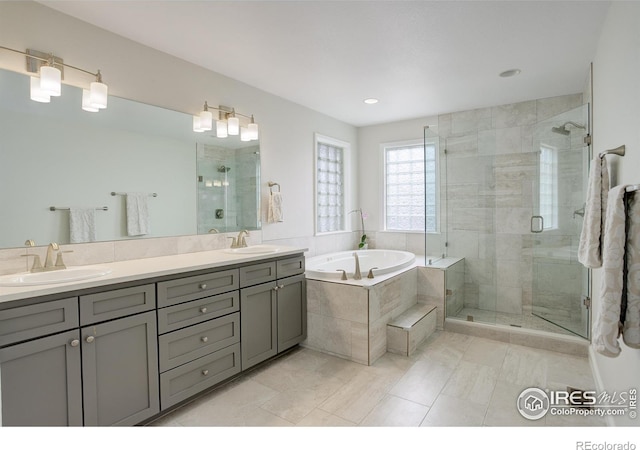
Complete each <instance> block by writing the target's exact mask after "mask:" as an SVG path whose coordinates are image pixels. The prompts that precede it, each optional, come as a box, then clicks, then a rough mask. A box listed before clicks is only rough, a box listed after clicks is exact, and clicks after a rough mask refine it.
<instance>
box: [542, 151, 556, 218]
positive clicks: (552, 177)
mask: <svg viewBox="0 0 640 450" xmlns="http://www.w3.org/2000/svg"><path fill="white" fill-rule="evenodd" d="M540 215H541V216H542V217H543V218H544V226H543V230H554V229H557V228H558V149H556V148H553V147H549V146H546V145H542V146H541V147H540Z"/></svg>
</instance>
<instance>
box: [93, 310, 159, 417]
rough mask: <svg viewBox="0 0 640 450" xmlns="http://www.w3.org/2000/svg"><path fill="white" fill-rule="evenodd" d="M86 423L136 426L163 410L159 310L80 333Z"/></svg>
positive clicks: (107, 323) (94, 326)
mask: <svg viewBox="0 0 640 450" xmlns="http://www.w3.org/2000/svg"><path fill="white" fill-rule="evenodd" d="M81 338H82V379H83V383H84V425H85V426H100V425H116V426H122V425H135V424H137V423H140V422H141V421H143V420H144V419H147V418H149V417H151V416H153V415H155V414H157V413H158V412H160V400H159V394H158V350H157V348H158V347H157V333H156V313H155V311H150V312H146V313H143V314H137V315H134V316H130V317H125V318H123V319H118V320H113V321H111V322H105V323H100V324H97V325H92V326H87V327H84V328H82V330H81Z"/></svg>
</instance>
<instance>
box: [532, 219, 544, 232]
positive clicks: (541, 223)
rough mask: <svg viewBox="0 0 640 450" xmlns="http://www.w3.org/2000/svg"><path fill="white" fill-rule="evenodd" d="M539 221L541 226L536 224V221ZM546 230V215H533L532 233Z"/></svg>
mask: <svg viewBox="0 0 640 450" xmlns="http://www.w3.org/2000/svg"><path fill="white" fill-rule="evenodd" d="M536 221H537V222H538V224H539V228H536V227H535V226H534V222H536ZM542 230H544V217H542V216H531V232H532V233H542Z"/></svg>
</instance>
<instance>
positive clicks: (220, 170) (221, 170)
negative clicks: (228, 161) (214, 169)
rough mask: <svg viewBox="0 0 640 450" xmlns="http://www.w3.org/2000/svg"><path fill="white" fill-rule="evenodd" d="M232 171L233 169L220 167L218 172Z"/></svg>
mask: <svg viewBox="0 0 640 450" xmlns="http://www.w3.org/2000/svg"><path fill="white" fill-rule="evenodd" d="M230 170H231V167H227V166H218V172H221V173H227V172H229V171H230Z"/></svg>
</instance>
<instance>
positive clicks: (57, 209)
mask: <svg viewBox="0 0 640 450" xmlns="http://www.w3.org/2000/svg"><path fill="white" fill-rule="evenodd" d="M70 209H71V208H69V207H68V206H64V207H63V206H49V211H68V210H70ZM95 210H96V211H109V207H108V206H103V207H101V208H95Z"/></svg>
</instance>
